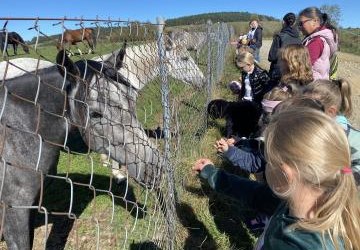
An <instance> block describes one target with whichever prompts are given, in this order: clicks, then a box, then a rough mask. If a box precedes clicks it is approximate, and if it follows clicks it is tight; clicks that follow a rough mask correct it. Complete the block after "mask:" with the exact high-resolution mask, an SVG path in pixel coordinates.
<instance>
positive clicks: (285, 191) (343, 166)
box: [264, 109, 360, 249]
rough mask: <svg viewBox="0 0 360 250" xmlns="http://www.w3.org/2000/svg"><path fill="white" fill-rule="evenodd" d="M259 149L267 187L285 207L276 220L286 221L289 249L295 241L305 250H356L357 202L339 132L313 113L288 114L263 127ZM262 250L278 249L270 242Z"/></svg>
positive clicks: (359, 243) (359, 223)
mask: <svg viewBox="0 0 360 250" xmlns="http://www.w3.org/2000/svg"><path fill="white" fill-rule="evenodd" d="M315 145H316V146H315ZM265 148H266V150H265V155H266V159H267V162H268V166H267V168H266V177H267V181H268V183H269V185H270V187H271V189H272V190H273V192H274V193H275V194H276V195H278V196H279V197H280V198H282V199H284V200H285V201H286V203H284V204H283V205H282V208H281V206H280V211H278V212H277V214H280V215H281V214H282V215H285V216H289V221H287V222H285V224H287V225H286V228H287V230H285V231H284V232H283V234H284V236H283V240H287V239H288V240H289V248H290V246H291V244H292V242H291V241H292V240H294V238H297V237H298V238H297V240H300V239H302V240H304V241H307V244H308V247H307V248H308V249H324V248H325V249H334V248H335V249H359V248H360V238H359V237H358V236H359V229H360V202H359V197H358V195H357V189H356V185H355V180H354V177H353V174H352V170H351V168H350V164H351V160H350V149H349V146H348V142H347V137H346V135H345V133H344V131H343V130H342V128H341V127H340V126H339V125H338V124H336V123H335V122H333V120H332V119H331V118H330V117H328V116H326V115H325V114H324V113H321V112H319V111H315V110H309V109H288V110H286V111H284V112H281V113H280V114H279V115H277V116H276V115H275V116H274V118H273V119H272V121H271V123H270V124H269V126H268V127H267V130H266V132H265ZM287 211H288V214H286V213H287ZM291 218H294V219H291ZM279 220H280V221H281V217H276V216H275V218H274V220H272V221H271V222H270V224H269V228H271V227H274V228H275V227H279V226H277V225H278V224H277V223H279V222H280V221H279ZM284 229H285V228H284ZM271 235H274V236H275V235H276V232H269V233H268V235H267V237H269V236H271ZM265 236H266V234H265ZM264 249H279V248H276V245H274V243H273V242H271V241H270V242H265V245H264ZM284 249H285V248H284ZM287 249H288V248H287Z"/></svg>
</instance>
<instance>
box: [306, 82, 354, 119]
mask: <svg viewBox="0 0 360 250" xmlns="http://www.w3.org/2000/svg"><path fill="white" fill-rule="evenodd" d="M303 95H305V96H311V97H312V98H314V99H317V100H319V101H320V102H321V103H322V104H323V105H324V107H325V109H328V108H329V107H331V106H335V107H336V109H337V112H339V113H341V114H343V115H345V116H346V117H350V116H351V113H352V101H351V85H350V83H349V82H348V81H346V80H345V79H339V80H333V81H331V80H316V81H314V82H312V83H310V84H308V85H307V86H306V87H305V88H304V90H303Z"/></svg>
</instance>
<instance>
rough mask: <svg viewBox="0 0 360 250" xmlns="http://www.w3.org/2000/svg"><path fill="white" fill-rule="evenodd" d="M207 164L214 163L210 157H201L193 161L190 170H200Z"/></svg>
mask: <svg viewBox="0 0 360 250" xmlns="http://www.w3.org/2000/svg"><path fill="white" fill-rule="evenodd" d="M208 164H212V165H214V163H213V162H212V161H211V160H210V159H207V158H201V159H199V160H197V161H196V162H195V164H194V166H193V167H192V170H194V171H198V172H200V171H201V170H202V169H203V168H204V167H205V166H206V165H208Z"/></svg>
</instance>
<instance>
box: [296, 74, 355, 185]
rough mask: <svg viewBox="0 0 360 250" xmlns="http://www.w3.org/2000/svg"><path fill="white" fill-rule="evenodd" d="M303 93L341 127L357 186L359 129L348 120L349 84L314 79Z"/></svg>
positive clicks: (350, 107)
mask: <svg viewBox="0 0 360 250" xmlns="http://www.w3.org/2000/svg"><path fill="white" fill-rule="evenodd" d="M303 95H304V96H308V97H311V98H313V99H316V100H318V101H320V102H321V103H322V104H323V105H324V109H325V113H326V114H328V115H329V116H330V117H332V118H334V119H336V121H337V122H338V123H339V124H340V125H341V126H342V127H343V129H344V131H345V132H346V135H347V137H348V140H349V144H350V148H351V167H352V168H353V171H354V177H355V180H356V183H357V185H358V186H360V131H359V130H358V129H355V128H354V127H353V126H352V125H351V124H350V123H349V121H348V119H347V118H349V117H350V116H351V114H352V101H351V85H350V83H349V82H348V81H346V80H345V79H339V80H333V81H330V80H316V81H314V82H312V83H310V84H309V85H307V86H306V87H305V88H304V90H303Z"/></svg>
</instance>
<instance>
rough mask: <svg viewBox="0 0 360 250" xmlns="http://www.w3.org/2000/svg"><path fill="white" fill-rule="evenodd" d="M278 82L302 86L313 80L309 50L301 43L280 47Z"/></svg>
mask: <svg viewBox="0 0 360 250" xmlns="http://www.w3.org/2000/svg"><path fill="white" fill-rule="evenodd" d="M279 65H280V72H281V80H280V82H281V83H282V84H284V85H288V84H297V85H300V86H304V85H306V84H308V83H310V82H312V81H313V73H312V69H311V62H310V56H309V52H308V50H307V49H306V47H304V46H303V45H300V44H291V45H287V46H285V47H284V48H282V49H280V57H279Z"/></svg>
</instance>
